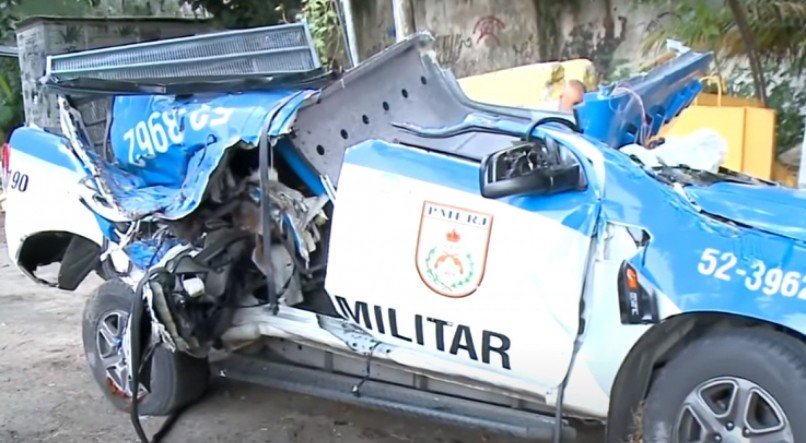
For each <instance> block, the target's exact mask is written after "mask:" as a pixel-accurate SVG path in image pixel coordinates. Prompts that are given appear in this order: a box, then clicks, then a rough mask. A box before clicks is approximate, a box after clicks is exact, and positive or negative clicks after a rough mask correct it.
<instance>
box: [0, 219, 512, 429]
mask: <svg viewBox="0 0 806 443" xmlns="http://www.w3.org/2000/svg"><path fill="white" fill-rule="evenodd" d="M2 225H3V218H2V214H0V442H29V441H43V442H78V441H80V442H118V441H135V435H134V432H133V430H132V429H131V426H130V424H129V421H128V416H127V415H125V414H122V413H119V412H117V411H116V410H114V409H113V408H112V407H111V406H110V405H109V404H108V403H107V402H106V400H105V399H104V397H103V394H102V393H101V392H100V390H99V389H98V387H97V386H96V385H95V383H94V382H93V380H92V378H91V376H90V373H89V370H88V369H87V367H86V364H85V361H84V355H83V351H82V346H81V310H82V309H83V306H84V300H85V299H86V296H87V294H89V293H90V292H91V291H92V290H93V289H94V288H95V287H96V286H97V285H98V284H99V283H100V280H99V279H98V278H96V277H94V276H93V277H92V278H89V279H88V280H87V281H85V282H84V284H83V285H82V286H81V287H80V288H79V289H78V290H77V291H76V292H66V291H61V290H57V289H51V288H46V287H42V286H38V285H36V284H34V283H33V282H31V281H30V280H29V279H28V278H26V277H25V276H24V275H23V274H22V273H21V272H20V271H19V270H18V269H17V268H16V267H15V266H13V265H12V264H11V263H10V262H9V259H8V254H7V251H6V247H5V240H4V238H3V235H4V234H3V226H2ZM160 423H161V420H159V419H147V420H145V422H144V425H145V427H146V429H147V430H148V431H151V432H153V431H154V430H155V429H157V427H158V426H159V424H160ZM166 441H168V442H184V441H193V442H274V443H282V442H295V443H296V442H299V443H307V442H311V443H312V442H317V443H318V442H356V443H362V442H435V443H458V442H468V443H470V442H485V443H487V442H489V443H495V442H505V441H507V442H511V441H513V440H512V439H508V438H505V437H502V436H498V435H488V434H486V433H481V432H476V431H471V430H466V429H459V428H455V427H449V426H444V425H441V424H439V423H434V422H431V421H427V420H421V419H415V418H409V417H404V416H397V415H392V414H388V413H384V412H379V411H374V410H370V409H364V408H357V407H352V406H348V405H344V404H339V403H334V402H330V401H325V400H321V399H316V398H312V397H308V396H304V395H297V394H289V393H286V392H282V391H275V390H270V389H266V388H262V387H257V386H252V385H246V384H242V383H235V382H232V381H226V380H215V381H214V383H213V387H212V389H211V390H210V392H209V394H208V395H207V396H206V397H205V398H204V399H203V400H202V401H201V402H200V403H199V404H197V405H195V406H193V407H192V408H190V409H189V410H187V411H186V412H185V413H184V414H183V415H182V417H181V418H180V420H179V421H178V423H177V424H176V426H175V427H174V429H173V430H172V431H171V434H170V435H169V436H168V438H167V439H166Z"/></svg>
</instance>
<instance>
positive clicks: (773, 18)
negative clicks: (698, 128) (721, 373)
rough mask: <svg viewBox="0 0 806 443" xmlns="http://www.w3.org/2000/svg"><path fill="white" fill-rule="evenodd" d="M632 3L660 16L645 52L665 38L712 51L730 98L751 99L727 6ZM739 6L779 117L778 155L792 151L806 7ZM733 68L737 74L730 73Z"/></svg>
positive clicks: (769, 0) (803, 96)
mask: <svg viewBox="0 0 806 443" xmlns="http://www.w3.org/2000/svg"><path fill="white" fill-rule="evenodd" d="M635 1H636V2H637V3H649V4H652V5H654V6H655V7H658V8H660V9H661V10H662V13H661V15H660V18H659V20H658V22H657V23H656V24H655V25H656V26H655V29H654V32H652V33H651V34H650V36H649V38H648V39H647V41H646V45H645V49H647V50H648V49H653V48H656V47H658V46H660V45H662V44H663V42H665V40H666V39H667V38H675V39H678V40H681V41H683V42H685V43H686V44H688V45H690V46H692V47H693V48H694V49H698V50H713V51H714V52H715V53H716V63H715V65H716V69H717V71H718V72H719V73H720V74H721V75H722V76H723V78H725V79H726V80H727V85H728V92H729V93H731V94H734V95H739V96H743V97H753V96H754V84H753V81H752V80H751V79H753V78H754V76H753V73H752V72H751V70H750V69H749V68H745V67H742V65H743V63H741V62H739V60H741V59H744V58H745V57H746V56H747V51H746V49H745V45H744V41H743V38H742V35H741V32H740V30H739V27H738V26H737V24H736V20H735V16H734V14H733V12H732V11H731V10H730V9H729V8H728V7H727V4H724V5H723V4H722V2H716V3H715V2H713V1H709V0H689V1H684V2H683V1H670V0H635ZM726 3H727V2H726ZM739 3H740V4H741V5H742V6H743V7H744V9H745V11H746V16H747V23H748V27H749V30H750V31H751V33H752V35H753V38H754V40H755V45H756V48H757V53H758V56H759V59H760V69H761V71H762V72H763V73H764V77H765V78H766V80H765V83H766V85H765V86H766V93H767V106H769V107H771V108H774V109H776V111H777V112H778V131H777V146H778V151H779V152H782V151H784V150H787V149H789V148H792V147H794V146H795V145H796V144H797V143H798V142H799V141H800V140H801V138H802V137H803V129H804V127H803V115H802V110H803V109H806V93H804V92H803V89H804V84H803V71H804V68H806V26H804V23H806V3H804V2H803V1H786V0H741V1H739ZM720 6H722V7H720ZM737 62H739V63H738V65H739V66H740V67H738V68H737V67H734V66H736V65H737Z"/></svg>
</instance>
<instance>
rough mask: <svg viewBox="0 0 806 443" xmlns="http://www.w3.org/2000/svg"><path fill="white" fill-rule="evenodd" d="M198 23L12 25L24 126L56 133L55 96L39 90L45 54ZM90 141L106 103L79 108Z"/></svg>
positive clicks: (181, 30) (180, 30)
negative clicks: (15, 39) (19, 75)
mask: <svg viewBox="0 0 806 443" xmlns="http://www.w3.org/2000/svg"><path fill="white" fill-rule="evenodd" d="M210 29H211V28H210V26H209V25H208V24H205V23H203V22H197V21H185V20H178V19H177V20H173V19H162V20H160V19H149V18H145V19H142V20H134V19H71V18H59V19H55V18H53V19H51V18H30V19H27V20H24V21H22V22H20V23H18V24H17V29H16V34H17V47H18V48H19V51H20V56H19V62H20V74H21V78H22V95H23V103H24V109H25V122H26V123H27V124H35V125H37V126H40V127H42V128H45V129H48V130H50V131H54V132H59V131H60V128H59V116H58V115H59V114H58V107H57V103H56V96H55V95H54V94H52V93H49V92H48V91H47V90H45V89H44V88H43V87H42V85H41V84H40V82H39V81H40V79H41V78H42V76H44V75H45V65H46V58H47V56H48V55H56V54H63V53H67V52H75V51H81V50H85V49H93V48H101V47H106V46H114V45H120V44H125V43H136V42H144V41H151V40H157V39H162V38H170V37H179V36H185V35H192V34H197V33H203V32H208V31H209V30H210ZM79 110H81V113H82V115H83V116H84V119H85V123H86V124H87V129H88V131H89V132H90V136H91V138H92V140H93V142H96V143H98V142H100V141H101V139H102V137H103V135H104V131H105V119H106V111H107V103H106V100H105V99H99V100H95V101H91V102H89V103H85V104H82V105H80V106H79Z"/></svg>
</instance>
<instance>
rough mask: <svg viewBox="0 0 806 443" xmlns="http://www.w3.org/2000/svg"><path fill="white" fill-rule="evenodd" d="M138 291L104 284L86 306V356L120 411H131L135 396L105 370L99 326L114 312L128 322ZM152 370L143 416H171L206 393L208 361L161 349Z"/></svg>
mask: <svg viewBox="0 0 806 443" xmlns="http://www.w3.org/2000/svg"><path fill="white" fill-rule="evenodd" d="M133 298H134V292H133V291H132V290H131V289H130V288H129V286H127V285H126V284H125V283H123V282H121V281H120V280H110V281H107V282H105V283H103V284H102V285H101V286H100V287H98V289H96V290H95V292H93V293H92V295H91V296H90V298H89V299H88V300H87V303H86V305H85V306H84V316H83V321H82V338H83V341H84V354H85V356H86V357H87V362H88V363H89V366H90V371H91V372H92V375H93V378H95V381H96V382H97V383H98V385H99V386H100V387H101V390H102V391H103V392H104V395H106V398H108V399H109V401H110V402H112V404H113V405H114V406H115V407H116V408H117V409H119V410H120V411H125V412H128V411H130V410H131V403H132V401H131V396H130V395H127V394H126V393H125V392H122V391H121V390H120V389H119V386H117V385H116V384H115V382H114V381H113V379H112V378H111V377H109V375H108V373H107V371H106V369H105V368H104V367H103V366H104V365H103V363H102V361H101V357H100V355H99V351H98V349H99V348H98V346H99V344H98V341H99V338H98V336H99V332H98V328H99V323H100V322H101V320H102V319H104V318H107V316H108V315H109V314H110V313H113V312H122V313H124V314H125V321H128V318H129V315H130V314H131V307H132V299H133ZM147 364H149V365H150V366H149V369H148V370H147V371H144V373H143V375H141V377H140V378H141V384H144V385H146V386H147V387H148V388H149V389H148V392H147V393H145V394H141V398H140V402H139V406H138V412H139V414H141V415H170V414H172V413H173V412H175V411H177V410H178V409H180V408H182V407H183V406H186V405H188V404H190V403H192V402H193V401H195V400H197V399H198V398H199V397H201V396H202V394H204V391H205V390H206V389H207V385H208V383H209V378H210V372H209V366H208V363H207V360H206V359H198V358H193V357H190V356H188V355H186V354H183V353H180V352H171V351H170V350H168V349H167V348H165V347H162V346H160V347H157V348H156V349H155V350H154V352H153V354H152V355H151V357H150V359H149V361H148V362H147Z"/></svg>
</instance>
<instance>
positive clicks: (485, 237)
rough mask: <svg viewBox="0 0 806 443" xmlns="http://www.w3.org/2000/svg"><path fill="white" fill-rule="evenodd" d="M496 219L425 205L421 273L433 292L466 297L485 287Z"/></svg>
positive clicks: (420, 240)
mask: <svg viewBox="0 0 806 443" xmlns="http://www.w3.org/2000/svg"><path fill="white" fill-rule="evenodd" d="M492 224H493V216H492V215H490V214H485V213H482V212H477V211H472V210H470V209H463V208H457V207H454V206H449V205H443V204H440V203H434V202H428V201H427V202H424V203H423V213H422V215H421V217H420V234H419V236H418V238H417V253H416V258H415V260H416V262H417V272H418V273H419V274H420V278H421V279H422V280H423V283H425V284H426V285H427V286H428V287H429V288H431V290H432V291H434V292H436V293H438V294H440V295H444V296H446V297H457V298H458V297H466V296H468V295H470V294H472V293H473V292H474V291H475V290H476V289H477V288H478V287H479V284H481V280H482V278H483V277H484V268H485V266H486V265H487V246H488V245H489V243H490V231H491V229H492Z"/></svg>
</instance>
